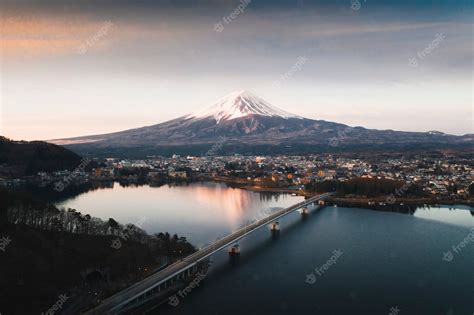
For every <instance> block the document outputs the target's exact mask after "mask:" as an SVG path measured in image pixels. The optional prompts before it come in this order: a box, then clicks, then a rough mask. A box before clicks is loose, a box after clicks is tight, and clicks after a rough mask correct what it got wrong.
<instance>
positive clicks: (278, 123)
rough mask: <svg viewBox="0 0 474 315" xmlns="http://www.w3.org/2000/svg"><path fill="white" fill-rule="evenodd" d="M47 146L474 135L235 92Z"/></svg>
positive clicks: (378, 141)
mask: <svg viewBox="0 0 474 315" xmlns="http://www.w3.org/2000/svg"><path fill="white" fill-rule="evenodd" d="M223 139H225V141H222V140H223ZM49 142H52V143H55V144H59V145H64V146H67V147H68V148H69V149H72V150H73V151H76V152H78V153H82V154H84V153H86V154H87V153H88V154H95V155H104V156H107V155H111V156H113V155H122V156H135V157H138V156H147V155H169V154H173V153H179V154H195V155H202V154H206V152H207V151H209V150H210V149H211V147H212V146H213V145H215V144H216V143H220V146H219V150H220V152H218V154H231V153H252V154H271V153H290V152H291V153H302V152H314V151H325V150H335V149H337V150H343V149H344V148H346V149H349V148H352V149H353V148H355V147H359V148H361V147H364V148H368V147H371V148H373V147H381V146H392V147H393V146H395V147H400V146H404V147H407V146H417V147H419V146H420V145H425V146H426V145H429V146H433V145H435V146H451V145H462V146H464V145H472V144H473V143H474V136H473V135H465V136H452V135H447V134H444V133H440V132H433V131H430V132H402V131H393V130H374V129H366V128H363V127H354V128H353V127H349V126H347V125H344V124H339V123H334V122H328V121H324V120H314V119H308V118H304V117H301V116H298V115H294V114H291V113H289V112H287V111H285V110H282V109H279V108H277V107H275V106H273V105H271V104H270V103H268V102H266V101H265V100H263V99H261V98H259V97H258V96H255V95H253V94H251V93H250V92H247V91H236V92H233V93H230V94H228V95H226V96H224V97H222V98H221V99H219V100H217V101H216V102H214V103H213V104H211V106H209V107H207V108H204V109H203V110H200V111H197V112H194V113H190V114H188V115H185V116H182V117H179V118H176V119H173V120H170V121H167V122H164V123H160V124H157V125H152V126H147V127H142V128H137V129H130V130H125V131H121V132H115V133H109V134H102V135H93V136H85V137H76V138H68V139H57V140H51V141H49ZM213 152H215V150H213Z"/></svg>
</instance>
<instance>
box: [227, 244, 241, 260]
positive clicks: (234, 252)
mask: <svg viewBox="0 0 474 315" xmlns="http://www.w3.org/2000/svg"><path fill="white" fill-rule="evenodd" d="M239 255H240V247H239V244H235V245H234V246H232V247H231V248H230V249H229V256H230V257H236V256H239Z"/></svg>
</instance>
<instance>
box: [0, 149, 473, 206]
mask: <svg viewBox="0 0 474 315" xmlns="http://www.w3.org/2000/svg"><path fill="white" fill-rule="evenodd" d="M8 174H9V173H8V167H7V166H6V165H0V186H5V187H11V186H13V187H14V186H20V185H24V184H29V185H31V184H32V185H36V186H38V187H48V186H51V185H52V187H53V188H54V189H55V190H56V191H59V192H60V191H62V190H64V189H65V188H67V187H68V186H70V185H78V184H84V183H88V182H96V181H99V182H104V181H105V182H110V181H117V182H120V183H121V184H125V185H127V184H150V185H151V186H160V185H163V184H166V183H177V182H178V183H179V182H193V181H204V180H208V181H209V180H210V181H221V182H227V183H229V184H233V185H238V186H239V187H242V188H246V189H251V190H260V191H274V192H289V193H293V194H299V195H305V194H308V193H309V191H310V189H309V188H310V187H314V186H315V185H316V186H317V185H318V184H319V185H320V186H324V183H330V182H333V183H344V182H348V181H350V180H354V179H366V180H372V181H377V180H385V181H394V182H398V183H400V185H399V186H401V187H399V188H400V189H399V190H397V193H398V194H401V193H403V192H404V191H403V189H404V187H408V186H410V185H416V186H418V187H421V189H422V194H423V196H425V197H428V198H432V199H433V200H435V201H436V200H438V201H439V200H442V201H450V200H451V201H459V202H461V203H463V202H465V203H470V198H472V197H469V195H471V196H472V189H473V178H474V177H473V175H474V166H473V162H472V159H470V158H469V156H463V155H462V154H452V155H448V154H446V155H444V156H436V155H434V156H433V157H429V156H427V155H424V156H421V155H420V156H417V155H413V156H411V157H409V158H408V157H405V156H400V157H398V158H394V157H391V158H384V157H383V156H370V155H366V156H361V157H348V156H344V155H336V154H312V155H304V156H299V155H295V156H244V155H233V156H204V157H196V156H180V155H176V154H175V155H173V156H171V157H149V158H147V159H140V160H132V159H119V158H105V159H82V160H81V163H80V164H79V165H78V166H77V167H76V168H75V169H74V170H60V171H54V172H50V173H48V172H38V173H37V174H36V175H29V176H22V177H19V178H12V177H11V176H9V175H8ZM326 186H327V185H326ZM405 190H406V188H405ZM420 192H421V191H420ZM340 197H346V198H351V197H354V196H353V194H345V195H343V196H341V195H340ZM363 197H367V196H363Z"/></svg>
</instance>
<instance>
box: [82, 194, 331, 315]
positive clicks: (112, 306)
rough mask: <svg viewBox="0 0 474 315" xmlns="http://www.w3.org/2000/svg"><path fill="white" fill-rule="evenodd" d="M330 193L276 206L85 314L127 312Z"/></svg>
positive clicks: (325, 197)
mask: <svg viewBox="0 0 474 315" xmlns="http://www.w3.org/2000/svg"><path fill="white" fill-rule="evenodd" d="M331 195H332V194H331V193H327V194H322V195H318V196H315V197H312V198H309V199H307V200H304V201H302V202H299V203H297V204H295V205H293V206H291V207H288V208H285V209H282V210H279V211H277V212H275V213H273V214H271V215H269V216H268V217H266V218H264V219H262V220H259V221H257V222H255V223H251V224H249V225H247V226H245V227H243V228H241V229H239V230H238V231H236V232H234V233H232V234H229V235H227V236H226V237H224V238H222V239H219V240H217V241H216V242H215V243H213V244H211V245H208V246H207V247H204V248H202V249H200V250H199V251H197V252H195V253H193V254H191V255H189V256H187V257H185V258H184V259H182V260H179V261H177V262H175V263H174V264H172V265H170V266H168V267H167V268H165V269H163V270H161V271H159V272H157V273H155V274H153V275H151V276H149V277H148V278H146V279H143V280H141V281H139V282H137V283H135V284H134V285H132V286H130V287H128V288H126V289H124V290H122V291H120V292H118V293H116V294H115V295H113V296H111V297H109V298H107V299H105V300H104V301H102V302H101V303H100V304H99V305H98V306H97V307H95V308H94V309H92V310H90V311H88V312H87V313H86V314H87V315H95V314H124V313H126V312H129V311H130V310H132V309H134V308H136V307H139V306H140V305H143V304H145V303H146V302H148V301H150V300H151V299H152V298H153V297H154V296H156V294H159V293H160V292H165V291H169V289H170V287H171V286H172V285H173V284H174V283H176V282H178V281H180V280H184V279H185V278H187V277H190V276H191V275H192V274H194V273H196V272H197V271H198V264H199V263H200V262H203V261H205V260H206V259H208V258H209V257H210V256H211V255H212V254H214V253H216V252H218V251H220V250H222V249H224V248H227V247H229V246H232V245H233V244H235V243H236V242H237V241H239V240H240V239H242V238H244V237H245V236H247V235H248V234H250V233H253V232H255V231H256V230H258V229H260V228H262V227H264V226H267V225H268V224H271V223H273V224H274V227H275V224H278V223H277V220H278V219H280V218H282V217H284V216H286V215H288V214H290V213H292V212H294V211H297V210H299V209H303V212H302V214H307V208H306V207H308V206H310V205H313V204H314V205H317V204H318V203H319V202H320V201H324V200H325V199H327V198H328V197H330V196H331Z"/></svg>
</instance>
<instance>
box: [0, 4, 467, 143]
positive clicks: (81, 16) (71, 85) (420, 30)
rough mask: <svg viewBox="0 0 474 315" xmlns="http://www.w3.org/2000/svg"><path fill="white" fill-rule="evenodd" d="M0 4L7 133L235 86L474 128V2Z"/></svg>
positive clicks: (154, 115) (398, 124)
mask: <svg viewBox="0 0 474 315" xmlns="http://www.w3.org/2000/svg"><path fill="white" fill-rule="evenodd" d="M357 3H358V5H357ZM239 5H241V6H242V5H244V10H243V12H240V13H238V14H236V15H235V14H234V16H233V17H232V12H234V11H235V10H236V9H237V8H238V6H239ZM0 11H1V12H2V13H1V15H2V16H1V17H2V25H1V27H2V32H1V33H2V38H1V39H0V42H1V62H0V67H1V76H0V80H1V81H0V91H1V99H0V102H1V103H0V115H1V117H0V134H1V135H4V136H7V137H9V138H13V139H17V140H21V139H23V140H49V139H59V138H67V137H75V136H84V135H93V134H101V133H110V132H116V131H121V130H126V129H131V128H137V127H142V126H147V125H153V124H157V123H161V122H164V121H167V120H170V119H173V118H177V117H179V116H183V115H185V114H187V113H190V112H193V111H196V110H199V109H200V108H202V107H206V106H209V105H211V103H212V102H213V101H215V100H216V99H218V98H220V97H222V96H224V95H225V94H228V93H230V92H232V91H234V90H249V91H251V92H252V93H254V94H255V95H257V96H259V97H261V98H263V99H265V100H267V101H268V102H269V103H271V104H273V105H274V106H276V107H279V108H281V109H283V110H286V111H288V112H291V113H294V114H297V115H300V116H304V117H306V118H311V119H321V120H328V121H334V122H339V123H344V124H347V125H350V126H363V127H365V128H370V129H393V130H401V131H421V132H425V131H430V130H438V131H441V132H445V133H449V134H456V135H463V134H468V133H472V132H473V129H472V126H473V125H472V122H473V110H472V69H473V68H472V26H473V23H472V13H473V4H472V2H468V1H459V2H458V3H457V4H455V5H454V4H452V3H451V2H450V1H447V0H446V1H416V2H414V3H413V2H411V1H382V2H380V1H379V2H377V3H372V2H370V1H363V0H362V1H355V0H353V1H349V0H348V1H335V2H329V1H327V2H324V1H318V2H317V3H316V4H313V3H309V1H301V0H300V1H256V0H254V1H243V2H239V1H221V3H219V2H218V1H185V0H181V1H176V2H174V3H173V4H171V3H170V1H147V0H144V1H135V2H133V1H126V0H119V1H113V2H112V1H108V0H96V1H92V0H85V1H81V2H80V3H77V4H73V3H63V2H61V1H55V0H49V1H42V3H41V4H40V3H37V2H36V1H34V0H22V1H10V0H7V1H3V2H2V3H1V4H0ZM219 23H220V26H222V29H221V28H219ZM216 25H217V26H216ZM302 58H303V60H304V61H303V62H301V60H302ZM414 59H415V60H414Z"/></svg>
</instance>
